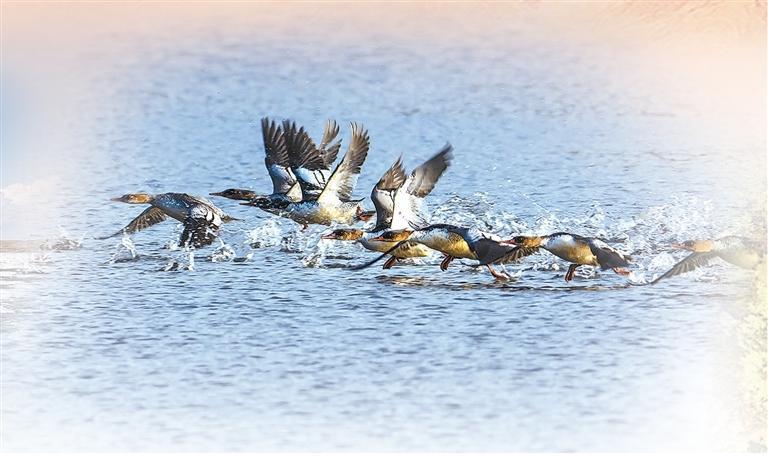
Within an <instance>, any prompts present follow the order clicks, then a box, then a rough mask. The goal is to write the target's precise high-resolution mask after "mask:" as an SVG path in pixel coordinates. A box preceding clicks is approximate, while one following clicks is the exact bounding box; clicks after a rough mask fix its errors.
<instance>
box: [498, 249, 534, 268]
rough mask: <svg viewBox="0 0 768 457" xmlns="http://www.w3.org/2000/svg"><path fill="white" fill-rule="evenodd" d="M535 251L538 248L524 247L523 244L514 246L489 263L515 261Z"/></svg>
mask: <svg viewBox="0 0 768 457" xmlns="http://www.w3.org/2000/svg"><path fill="white" fill-rule="evenodd" d="M537 252H539V248H525V247H523V246H515V247H513V248H512V249H511V250H510V251H508V252H507V253H506V254H504V255H503V256H501V257H499V258H498V259H496V260H494V261H493V262H490V263H500V264H504V263H512V262H517V261H518V260H520V259H522V258H523V257H527V256H529V255H531V254H536V253H537Z"/></svg>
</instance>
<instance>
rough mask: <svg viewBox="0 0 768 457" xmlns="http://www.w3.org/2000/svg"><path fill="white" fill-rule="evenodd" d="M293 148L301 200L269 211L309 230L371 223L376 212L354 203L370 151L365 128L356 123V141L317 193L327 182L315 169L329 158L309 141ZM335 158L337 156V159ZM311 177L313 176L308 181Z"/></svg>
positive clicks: (258, 203)
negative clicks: (361, 222)
mask: <svg viewBox="0 0 768 457" xmlns="http://www.w3.org/2000/svg"><path fill="white" fill-rule="evenodd" d="M300 136H302V137H303V135H300ZM291 144H293V147H291V146H289V148H288V150H289V153H291V155H292V157H293V158H292V159H291V164H292V165H291V169H292V170H293V172H294V175H295V176H296V179H297V181H298V182H299V185H300V187H301V190H302V195H303V196H302V199H301V201H298V202H294V201H280V202H272V203H271V204H270V206H269V208H268V210H269V211H271V212H273V213H274V214H277V215H279V216H282V217H286V218H289V219H291V220H293V221H295V222H297V223H299V224H301V225H302V229H306V228H307V227H308V226H309V224H319V225H331V224H332V223H341V224H347V225H351V224H353V223H355V222H357V221H367V220H368V219H370V218H372V217H373V213H372V212H368V211H364V210H363V208H362V206H361V205H360V202H361V201H362V199H359V200H351V196H352V192H353V191H354V188H355V184H356V183H357V178H358V176H359V175H360V171H361V169H362V165H363V162H365V159H366V157H367V155H368V150H369V149H370V137H369V136H368V131H367V130H365V129H364V128H363V127H362V126H361V125H358V124H356V123H352V139H351V141H350V144H349V146H348V149H347V152H346V153H345V154H344V157H343V158H342V159H341V161H339V163H338V164H337V165H336V168H335V169H334V170H333V173H331V174H330V176H328V177H327V179H325V181H324V185H323V187H322V190H321V191H320V192H319V193H318V192H317V189H316V187H317V184H318V183H320V182H322V181H323V178H324V173H323V172H322V170H321V169H317V170H316V169H313V168H315V167H316V166H319V165H312V164H313V163H314V164H319V163H320V162H323V161H325V160H329V159H327V158H318V155H321V151H320V150H319V149H318V148H316V147H314V145H313V143H311V142H308V141H298V140H291ZM333 158H334V159H335V156H334V157H333ZM308 177H311V178H310V179H308ZM241 205H248V206H258V207H262V208H264V202H262V201H259V200H258V199H257V200H253V201H250V202H245V203H241Z"/></svg>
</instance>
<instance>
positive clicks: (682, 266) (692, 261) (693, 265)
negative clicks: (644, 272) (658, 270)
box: [651, 252, 717, 284]
mask: <svg viewBox="0 0 768 457" xmlns="http://www.w3.org/2000/svg"><path fill="white" fill-rule="evenodd" d="M715 257H717V254H715V253H713V252H694V253H693V254H691V255H689V256H688V257H686V258H684V259H683V260H681V261H679V262H677V263H676V264H675V265H674V266H673V267H672V268H670V269H669V271H667V272H666V273H664V274H663V275H661V276H659V277H658V278H656V279H654V280H653V281H651V284H656V283H657V282H659V281H661V280H662V279H665V278H671V277H672V276H677V275H680V274H683V273H688V272H691V271H693V270H695V269H697V268H699V267H703V266H704V265H706V264H707V263H709V261H710V260H712V259H713V258H715Z"/></svg>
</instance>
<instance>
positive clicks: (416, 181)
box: [391, 144, 453, 229]
mask: <svg viewBox="0 0 768 457" xmlns="http://www.w3.org/2000/svg"><path fill="white" fill-rule="evenodd" d="M452 150H453V146H451V145H450V144H446V145H445V146H443V148H442V149H441V150H440V151H439V152H438V153H437V154H435V155H434V156H432V157H431V158H430V159H429V160H427V161H426V162H424V163H422V164H421V165H419V166H418V167H416V168H415V169H414V170H413V171H412V172H411V174H410V176H408V178H407V179H406V180H405V183H404V184H403V186H402V187H401V188H400V190H399V191H397V193H396V194H395V205H394V206H395V207H394V214H393V217H392V224H391V225H392V228H393V229H400V228H407V227H408V224H409V223H410V222H412V221H423V217H422V215H421V213H422V211H421V207H422V203H423V201H424V198H425V197H426V196H427V195H429V193H430V192H432V189H434V188H435V184H437V181H438V180H439V179H440V176H442V175H443V173H444V172H445V170H446V169H447V168H448V165H450V164H451V159H452V158H453V155H452V154H451V151H452Z"/></svg>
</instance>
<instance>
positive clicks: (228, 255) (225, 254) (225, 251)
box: [211, 238, 237, 262]
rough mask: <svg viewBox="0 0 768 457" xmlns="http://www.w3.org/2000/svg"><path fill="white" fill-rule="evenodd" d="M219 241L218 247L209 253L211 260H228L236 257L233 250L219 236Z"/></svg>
mask: <svg viewBox="0 0 768 457" xmlns="http://www.w3.org/2000/svg"><path fill="white" fill-rule="evenodd" d="M219 243H220V245H219V247H217V248H216V249H215V250H214V251H213V253H212V254H211V262H229V261H231V260H232V259H234V258H235V257H237V254H236V253H235V250H234V249H232V247H231V246H229V245H228V244H227V243H225V242H224V241H223V240H222V239H221V238H219Z"/></svg>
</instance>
